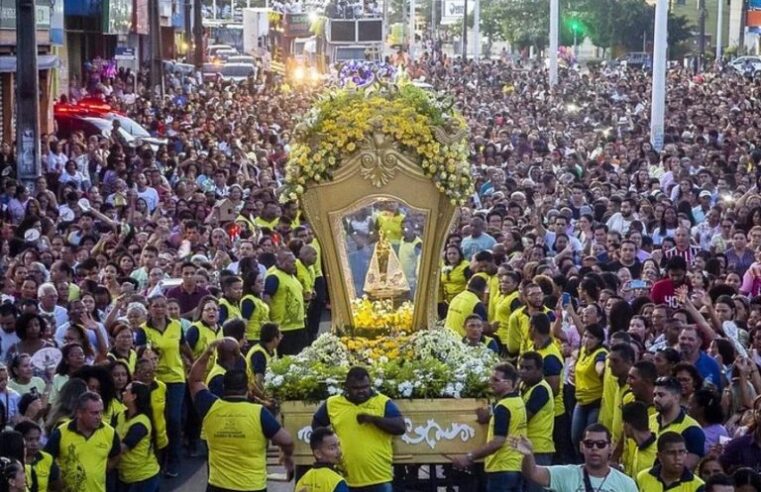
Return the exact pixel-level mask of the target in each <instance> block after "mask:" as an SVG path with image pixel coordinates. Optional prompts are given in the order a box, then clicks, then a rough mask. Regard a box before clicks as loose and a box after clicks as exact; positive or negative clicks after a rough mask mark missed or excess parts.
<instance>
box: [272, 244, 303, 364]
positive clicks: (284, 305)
mask: <svg viewBox="0 0 761 492" xmlns="http://www.w3.org/2000/svg"><path fill="white" fill-rule="evenodd" d="M263 299H264V302H266V303H267V304H269V307H270V320H271V321H272V322H274V323H277V324H278V325H279V326H280V331H281V332H282V333H283V340H282V341H281V342H280V347H279V348H280V353H281V355H296V354H298V353H299V352H301V350H302V349H303V348H304V347H306V346H307V345H309V336H308V334H307V330H306V327H305V322H304V321H305V320H304V316H305V310H304V288H303V287H302V286H301V283H300V282H299V280H298V278H296V257H295V256H294V255H293V253H292V252H291V251H290V250H287V249H281V250H280V251H278V252H277V264H276V265H275V266H273V267H272V268H270V269H269V270H267V278H266V279H265V280H264V296H263Z"/></svg>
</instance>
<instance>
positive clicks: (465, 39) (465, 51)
mask: <svg viewBox="0 0 761 492" xmlns="http://www.w3.org/2000/svg"><path fill="white" fill-rule="evenodd" d="M464 3H465V9H464V10H463V11H462V59H463V60H467V59H468V0H465V2H464Z"/></svg>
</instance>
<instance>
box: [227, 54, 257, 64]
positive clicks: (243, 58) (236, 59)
mask: <svg viewBox="0 0 761 492" xmlns="http://www.w3.org/2000/svg"><path fill="white" fill-rule="evenodd" d="M227 63H246V64H249V63H250V64H251V65H256V58H254V57H253V56H249V55H237V56H231V57H230V58H228V59H227Z"/></svg>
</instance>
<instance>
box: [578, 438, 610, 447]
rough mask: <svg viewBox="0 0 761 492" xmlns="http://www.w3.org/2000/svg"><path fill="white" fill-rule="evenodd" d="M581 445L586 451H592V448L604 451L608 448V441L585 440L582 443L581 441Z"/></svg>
mask: <svg viewBox="0 0 761 492" xmlns="http://www.w3.org/2000/svg"><path fill="white" fill-rule="evenodd" d="M581 443H582V444H583V445H584V447H585V448H587V449H592V448H597V449H605V448H607V447H608V441H593V440H591V439H586V440H584V441H581Z"/></svg>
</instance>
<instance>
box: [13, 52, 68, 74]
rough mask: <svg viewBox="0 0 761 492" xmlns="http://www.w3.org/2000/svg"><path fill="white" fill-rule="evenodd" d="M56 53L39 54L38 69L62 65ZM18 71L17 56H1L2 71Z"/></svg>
mask: <svg viewBox="0 0 761 492" xmlns="http://www.w3.org/2000/svg"><path fill="white" fill-rule="evenodd" d="M60 62H61V61H60V60H59V59H58V57H57V56H56V55H37V69H38V70H50V69H51V68H57V67H58V66H59V65H60ZM15 71H16V57H15V56H0V73H13V72H15Z"/></svg>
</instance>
